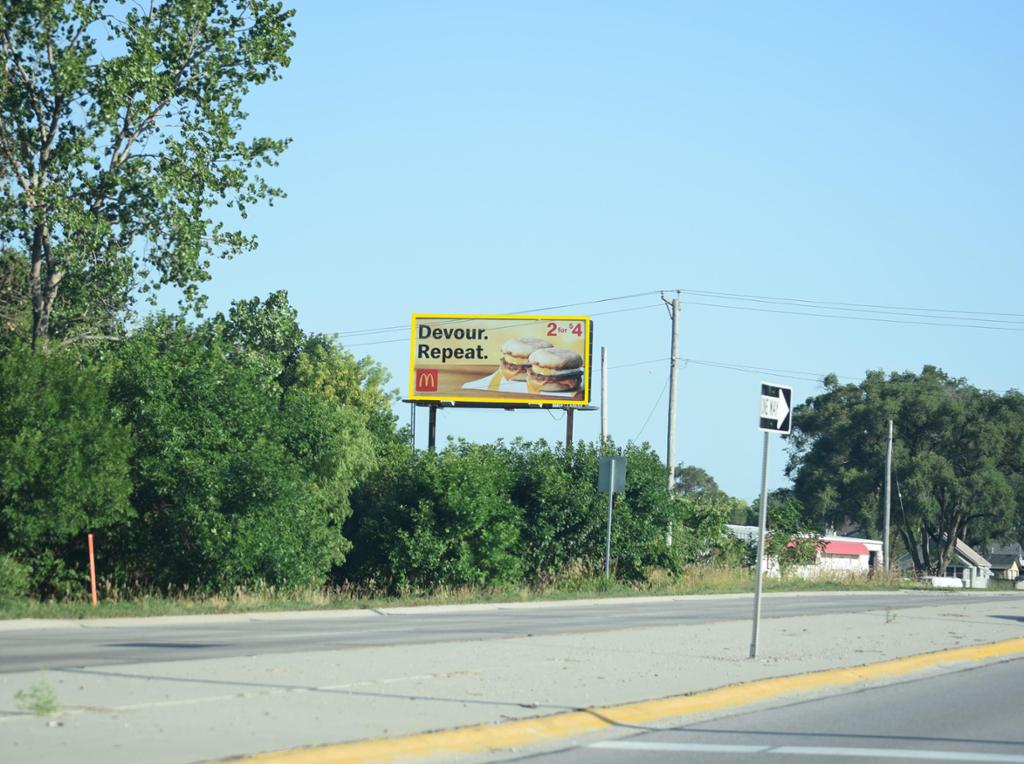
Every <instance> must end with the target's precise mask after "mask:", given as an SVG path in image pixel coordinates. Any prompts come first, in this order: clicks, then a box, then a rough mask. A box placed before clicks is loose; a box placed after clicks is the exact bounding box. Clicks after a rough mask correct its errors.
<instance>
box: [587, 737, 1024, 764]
mask: <svg viewBox="0 0 1024 764" xmlns="http://www.w3.org/2000/svg"><path fill="white" fill-rule="evenodd" d="M587 748H599V749H604V750H613V751H661V752H672V753H759V754H763V753H777V754H781V755H783V756H850V757H857V758H863V759H916V760H918V761H992V762H1013V763H1015V764H1024V755H1022V754H1013V753H981V752H975V751H928V750H920V749H912V748H845V747H840V746H809V745H808V746H801V745H785V746H777V747H776V746H768V745H715V744H711V743H644V742H640V741H633V742H631V741H626V740H606V741H604V742H600V743H593V744H591V745H588V746H587Z"/></svg>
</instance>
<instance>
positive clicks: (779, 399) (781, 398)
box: [758, 382, 793, 435]
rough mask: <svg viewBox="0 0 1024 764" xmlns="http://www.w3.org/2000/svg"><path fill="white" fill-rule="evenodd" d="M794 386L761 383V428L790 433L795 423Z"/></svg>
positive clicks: (766, 430)
mask: <svg viewBox="0 0 1024 764" xmlns="http://www.w3.org/2000/svg"><path fill="white" fill-rule="evenodd" d="M792 414H793V388H792V387H785V386H784V385H771V384H768V383H767V382H762V383H761V424H760V425H759V427H758V429H759V430H764V431H765V432H777V433H781V434H782V435H789V431H790V429H791V426H792V424H793V416H792Z"/></svg>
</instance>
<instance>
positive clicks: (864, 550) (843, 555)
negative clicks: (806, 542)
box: [793, 535, 882, 578]
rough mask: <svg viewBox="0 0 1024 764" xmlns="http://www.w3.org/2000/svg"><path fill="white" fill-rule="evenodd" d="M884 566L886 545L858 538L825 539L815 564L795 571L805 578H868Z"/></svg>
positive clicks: (873, 540) (794, 570) (827, 537)
mask: <svg viewBox="0 0 1024 764" xmlns="http://www.w3.org/2000/svg"><path fill="white" fill-rule="evenodd" d="M881 563H882V542H881V541H880V540H878V539H864V538H857V537H854V536H834V535H833V536H822V537H821V542H820V543H819V544H818V553H817V555H816V558H815V561H814V564H813V565H798V566H797V567H795V568H794V569H793V572H794V573H795V574H796V575H798V576H802V577H803V578H815V577H817V576H822V575H826V576H834V575H840V576H843V575H851V576H866V575H867V574H868V573H870V572H871V571H872V569H874V567H875V566H876V565H881Z"/></svg>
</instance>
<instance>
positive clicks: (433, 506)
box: [341, 442, 522, 591]
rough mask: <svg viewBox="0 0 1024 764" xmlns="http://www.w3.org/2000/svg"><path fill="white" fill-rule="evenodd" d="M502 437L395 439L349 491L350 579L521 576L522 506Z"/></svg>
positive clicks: (386, 583) (500, 579)
mask: <svg viewBox="0 0 1024 764" xmlns="http://www.w3.org/2000/svg"><path fill="white" fill-rule="evenodd" d="M510 483H511V474H510V470H509V465H508V459H507V455H506V453H505V449H504V447H502V446H501V445H476V444H470V443H466V442H458V443H454V444H451V445H449V446H448V448H446V449H445V450H444V451H443V452H440V453H430V452H426V453H419V454H416V455H415V456H414V455H412V454H411V453H410V450H409V448H408V446H407V445H406V446H401V445H398V444H395V445H394V446H393V447H392V448H391V449H390V451H389V453H388V456H387V458H386V459H385V460H384V463H383V464H382V465H381V467H380V468H378V470H377V471H376V472H375V473H374V474H373V475H371V476H370V478H369V479H368V480H366V481H365V482H364V483H363V484H361V485H360V486H359V487H358V488H357V490H356V491H355V493H354V495H353V507H354V515H353V518H352V522H351V523H350V526H349V527H350V528H351V531H350V533H351V534H352V536H353V539H354V549H353V553H352V557H351V561H350V562H351V564H349V565H347V566H346V567H345V569H344V570H343V571H341V574H342V575H343V576H344V577H346V578H348V579H349V580H350V581H355V582H359V583H362V584H367V585H371V586H377V587H382V588H385V589H388V590H391V591H402V590H410V589H412V590H421V591H432V590H436V589H438V588H440V587H452V586H466V585H482V586H495V585H501V584H507V583H513V582H516V581H518V580H519V579H520V577H521V573H522V561H521V560H520V559H519V557H517V556H516V554H515V552H516V544H517V542H518V540H519V534H520V531H521V527H522V513H521V511H520V510H519V508H518V507H516V506H515V505H514V504H513V503H512V501H511V500H510V498H509V486H510Z"/></svg>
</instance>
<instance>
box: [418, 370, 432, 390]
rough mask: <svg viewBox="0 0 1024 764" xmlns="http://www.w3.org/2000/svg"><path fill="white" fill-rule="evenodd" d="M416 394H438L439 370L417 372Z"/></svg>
mask: <svg viewBox="0 0 1024 764" xmlns="http://www.w3.org/2000/svg"><path fill="white" fill-rule="evenodd" d="M416 392H418V393H436V392H437V369H417V370H416Z"/></svg>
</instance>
